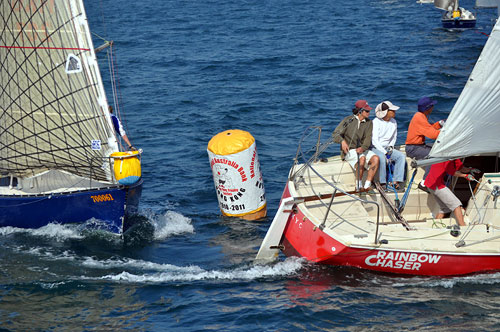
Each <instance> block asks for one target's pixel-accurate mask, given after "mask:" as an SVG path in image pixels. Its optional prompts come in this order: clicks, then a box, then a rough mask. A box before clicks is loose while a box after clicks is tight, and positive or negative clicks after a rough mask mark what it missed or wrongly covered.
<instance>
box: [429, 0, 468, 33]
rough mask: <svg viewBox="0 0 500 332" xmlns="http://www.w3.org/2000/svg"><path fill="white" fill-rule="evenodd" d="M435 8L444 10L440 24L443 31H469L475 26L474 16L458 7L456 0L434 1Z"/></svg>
mask: <svg viewBox="0 0 500 332" xmlns="http://www.w3.org/2000/svg"><path fill="white" fill-rule="evenodd" d="M434 6H435V7H436V8H439V9H442V10H445V12H444V14H443V16H442V18H441V23H442V24H443V28H445V29H471V28H474V27H475V26H476V16H475V15H474V14H473V13H472V12H470V11H469V10H467V9H465V8H463V7H459V5H458V0H434Z"/></svg>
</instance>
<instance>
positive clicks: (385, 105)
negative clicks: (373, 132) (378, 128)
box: [375, 100, 399, 119]
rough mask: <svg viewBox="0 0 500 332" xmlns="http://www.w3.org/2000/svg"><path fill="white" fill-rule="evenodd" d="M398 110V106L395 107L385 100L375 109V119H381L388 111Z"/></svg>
mask: <svg viewBox="0 0 500 332" xmlns="http://www.w3.org/2000/svg"><path fill="white" fill-rule="evenodd" d="M398 109H399V106H396V105H394V104H393V103H391V102H390V101H388V100H386V101H383V102H381V103H380V104H378V105H377V107H376V108H375V115H376V116H377V118H379V119H382V118H384V117H385V116H386V115H387V112H388V111H389V110H391V111H397V110H398Z"/></svg>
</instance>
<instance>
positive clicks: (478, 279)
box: [394, 272, 500, 288]
mask: <svg viewBox="0 0 500 332" xmlns="http://www.w3.org/2000/svg"><path fill="white" fill-rule="evenodd" d="M457 284H476V285H494V284H500V273H498V272H497V273H488V274H475V275H470V276H457V277H450V278H442V279H424V278H413V279H410V280H405V281H403V282H400V283H395V284H394V287H408V286H420V287H444V288H453V287H454V286H456V285H457Z"/></svg>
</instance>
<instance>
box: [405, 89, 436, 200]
mask: <svg viewBox="0 0 500 332" xmlns="http://www.w3.org/2000/svg"><path fill="white" fill-rule="evenodd" d="M436 103H437V101H435V100H432V99H431V98H429V97H422V98H420V99H419V101H418V112H416V113H415V115H413V118H412V119H411V121H410V125H409V126H408V134H407V136H406V142H405V144H406V155H407V156H408V157H410V158H415V159H416V160H420V159H424V158H425V157H427V156H428V155H429V152H430V151H431V148H432V144H425V138H426V137H427V138H430V139H436V138H437V137H438V135H439V131H440V129H441V127H442V126H443V124H444V121H443V120H441V121H438V122H436V123H434V124H430V123H429V120H428V118H429V115H430V114H431V113H432V111H433V109H434V105H436ZM429 169H430V167H426V168H425V173H424V177H423V178H422V182H421V183H419V185H418V188H419V189H422V190H424V191H428V190H427V188H425V185H424V180H425V177H426V176H427V173H429Z"/></svg>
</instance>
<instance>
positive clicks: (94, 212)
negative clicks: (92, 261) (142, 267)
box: [0, 179, 142, 234]
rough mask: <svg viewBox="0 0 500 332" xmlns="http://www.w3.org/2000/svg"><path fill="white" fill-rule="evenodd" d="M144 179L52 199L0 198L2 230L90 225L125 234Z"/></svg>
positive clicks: (60, 195)
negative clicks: (4, 228)
mask: <svg viewBox="0 0 500 332" xmlns="http://www.w3.org/2000/svg"><path fill="white" fill-rule="evenodd" d="M141 192H142V179H141V180H140V181H139V182H137V183H136V184H134V185H131V186H116V187H110V188H102V189H92V190H86V191H80V192H68V193H57V194H51V195H36V196H35V195H30V196H0V211H1V213H0V227H5V226H12V227H19V228H39V227H42V226H45V225H47V224H49V223H59V224H69V223H71V224H74V223H86V222H87V221H89V220H91V219H93V220H94V219H95V220H96V222H95V223H92V222H90V223H87V225H90V227H91V228H93V229H100V230H106V231H109V232H112V233H116V234H123V233H124V232H126V231H127V229H129V228H130V227H131V226H133V224H131V223H132V220H133V218H130V217H131V216H133V215H134V214H136V213H137V209H138V206H139V199H140V196H141Z"/></svg>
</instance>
